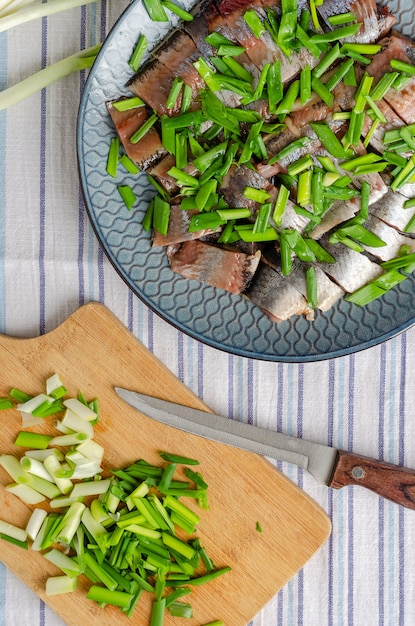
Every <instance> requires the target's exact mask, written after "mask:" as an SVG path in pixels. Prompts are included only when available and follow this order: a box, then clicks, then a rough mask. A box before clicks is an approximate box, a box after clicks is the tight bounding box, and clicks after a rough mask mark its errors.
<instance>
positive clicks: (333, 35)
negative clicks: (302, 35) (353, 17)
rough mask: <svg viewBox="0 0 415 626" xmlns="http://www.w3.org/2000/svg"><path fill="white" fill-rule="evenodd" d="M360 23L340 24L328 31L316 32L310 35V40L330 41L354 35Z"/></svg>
mask: <svg viewBox="0 0 415 626" xmlns="http://www.w3.org/2000/svg"><path fill="white" fill-rule="evenodd" d="M360 26H361V24H350V25H349V26H342V27H340V28H336V29H335V30H332V31H330V32H328V33H317V34H316V35H313V36H312V37H311V41H312V42H313V43H316V44H321V43H332V42H334V41H339V40H340V39H345V38H346V37H352V36H353V35H356V33H357V32H358V30H359V29H360Z"/></svg>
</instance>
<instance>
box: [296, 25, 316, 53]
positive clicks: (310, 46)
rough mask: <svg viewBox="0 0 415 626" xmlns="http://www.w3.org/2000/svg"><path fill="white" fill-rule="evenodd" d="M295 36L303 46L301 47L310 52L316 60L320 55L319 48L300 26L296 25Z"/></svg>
mask: <svg viewBox="0 0 415 626" xmlns="http://www.w3.org/2000/svg"><path fill="white" fill-rule="evenodd" d="M296 35H297V39H298V40H299V41H300V42H301V43H302V44H303V46H304V47H305V48H307V50H308V51H309V52H311V54H312V55H313V56H314V57H315V58H316V59H318V58H319V57H320V55H321V50H320V48H319V46H318V45H317V44H315V43H314V42H313V41H312V39H311V37H310V36H309V35H308V33H307V32H306V31H305V30H304V29H303V28H302V27H301V25H300V24H297V30H296Z"/></svg>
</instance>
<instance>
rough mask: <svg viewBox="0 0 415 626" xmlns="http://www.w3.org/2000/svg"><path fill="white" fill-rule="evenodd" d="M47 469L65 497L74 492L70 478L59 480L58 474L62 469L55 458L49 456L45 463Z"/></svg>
mask: <svg viewBox="0 0 415 626" xmlns="http://www.w3.org/2000/svg"><path fill="white" fill-rule="evenodd" d="M44 465H45V468H46V469H47V471H48V472H49V474H50V476H51V478H52V480H53V482H54V483H55V485H56V486H57V487H58V489H59V491H61V492H62V493H63V494H64V495H65V494H67V493H69V492H70V491H71V490H72V487H73V484H72V481H71V480H70V479H69V478H59V477H58V476H57V475H56V474H57V472H59V471H60V470H61V469H62V466H61V464H60V463H59V461H58V459H57V458H56V457H55V456H49V457H48V458H47V459H45V461H44Z"/></svg>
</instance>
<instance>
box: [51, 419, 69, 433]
mask: <svg viewBox="0 0 415 626" xmlns="http://www.w3.org/2000/svg"><path fill="white" fill-rule="evenodd" d="M53 425H54V427H55V428H56V430H58V431H59V432H60V433H62V435H71V434H72V435H73V433H74V431H73V430H72V429H71V428H68V427H67V426H65V425H64V424H62V420H54V422H53Z"/></svg>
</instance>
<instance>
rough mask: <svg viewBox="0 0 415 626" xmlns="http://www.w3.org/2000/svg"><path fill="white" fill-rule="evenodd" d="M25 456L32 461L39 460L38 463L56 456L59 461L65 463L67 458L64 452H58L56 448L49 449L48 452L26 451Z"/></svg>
mask: <svg viewBox="0 0 415 626" xmlns="http://www.w3.org/2000/svg"><path fill="white" fill-rule="evenodd" d="M25 456H28V457H30V458H31V459H37V460H38V461H44V460H45V459H47V458H48V456H54V457H56V458H57V459H58V461H63V459H64V458H65V457H64V455H63V452H61V451H60V450H57V449H56V448H49V449H46V450H26V452H25Z"/></svg>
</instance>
